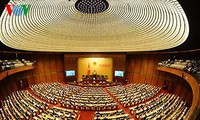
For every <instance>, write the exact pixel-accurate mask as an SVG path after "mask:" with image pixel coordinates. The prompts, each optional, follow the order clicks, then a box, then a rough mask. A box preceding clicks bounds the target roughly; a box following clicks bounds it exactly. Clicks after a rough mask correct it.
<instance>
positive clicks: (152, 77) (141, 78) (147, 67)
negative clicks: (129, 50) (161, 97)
mask: <svg viewBox="0 0 200 120" xmlns="http://www.w3.org/2000/svg"><path fill="white" fill-rule="evenodd" d="M170 56H171V55H170V54H129V55H127V56H126V59H127V61H126V78H127V79H128V82H129V83H148V84H151V85H155V86H159V87H163V85H164V84H165V85H166V89H167V90H169V91H170V92H172V93H174V94H177V95H179V96H180V97H182V99H183V100H185V101H187V103H188V106H190V105H191V104H192V97H193V96H192V89H191V87H190V85H189V84H188V83H187V82H186V81H185V80H183V79H182V78H180V77H178V76H176V75H173V74H169V73H166V72H162V71H158V70H157V69H156V67H157V63H158V62H159V61H161V60H165V59H167V58H168V57H170Z"/></svg>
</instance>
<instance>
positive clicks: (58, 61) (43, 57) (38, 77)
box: [0, 53, 64, 99]
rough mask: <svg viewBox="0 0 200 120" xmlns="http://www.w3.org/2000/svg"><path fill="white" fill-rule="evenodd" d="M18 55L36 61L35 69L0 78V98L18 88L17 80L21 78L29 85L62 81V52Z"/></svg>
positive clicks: (20, 57)
mask: <svg viewBox="0 0 200 120" xmlns="http://www.w3.org/2000/svg"><path fill="white" fill-rule="evenodd" d="M18 57H19V59H22V58H23V59H27V60H31V61H36V64H35V69H33V70H29V71H23V72H20V73H16V74H13V75H10V76H8V77H6V78H4V79H3V80H1V81H0V99H3V98H4V96H7V95H9V94H10V93H11V92H12V91H16V90H19V80H21V79H27V81H28V84H29V85H32V84H38V83H45V82H64V77H63V76H64V66H63V54H53V53H52V54H47V53H44V54H42V53H31V54H26V53H25V54H19V55H18ZM2 59H3V58H2ZM10 59H12V57H11V58H10ZM15 59H16V58H15Z"/></svg>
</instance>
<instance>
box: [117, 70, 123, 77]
mask: <svg viewBox="0 0 200 120" xmlns="http://www.w3.org/2000/svg"><path fill="white" fill-rule="evenodd" d="M115 77H124V71H122V70H116V71H115Z"/></svg>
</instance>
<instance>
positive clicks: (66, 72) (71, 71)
mask: <svg viewBox="0 0 200 120" xmlns="http://www.w3.org/2000/svg"><path fill="white" fill-rule="evenodd" d="M65 74H66V76H75V70H66V71H65Z"/></svg>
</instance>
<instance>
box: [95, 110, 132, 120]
mask: <svg viewBox="0 0 200 120" xmlns="http://www.w3.org/2000/svg"><path fill="white" fill-rule="evenodd" d="M103 119H105V120H111V119H112V120H129V119H130V117H129V115H128V114H125V112H124V110H122V109H120V110H112V111H101V112H99V111H96V112H95V115H94V120H103Z"/></svg>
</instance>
